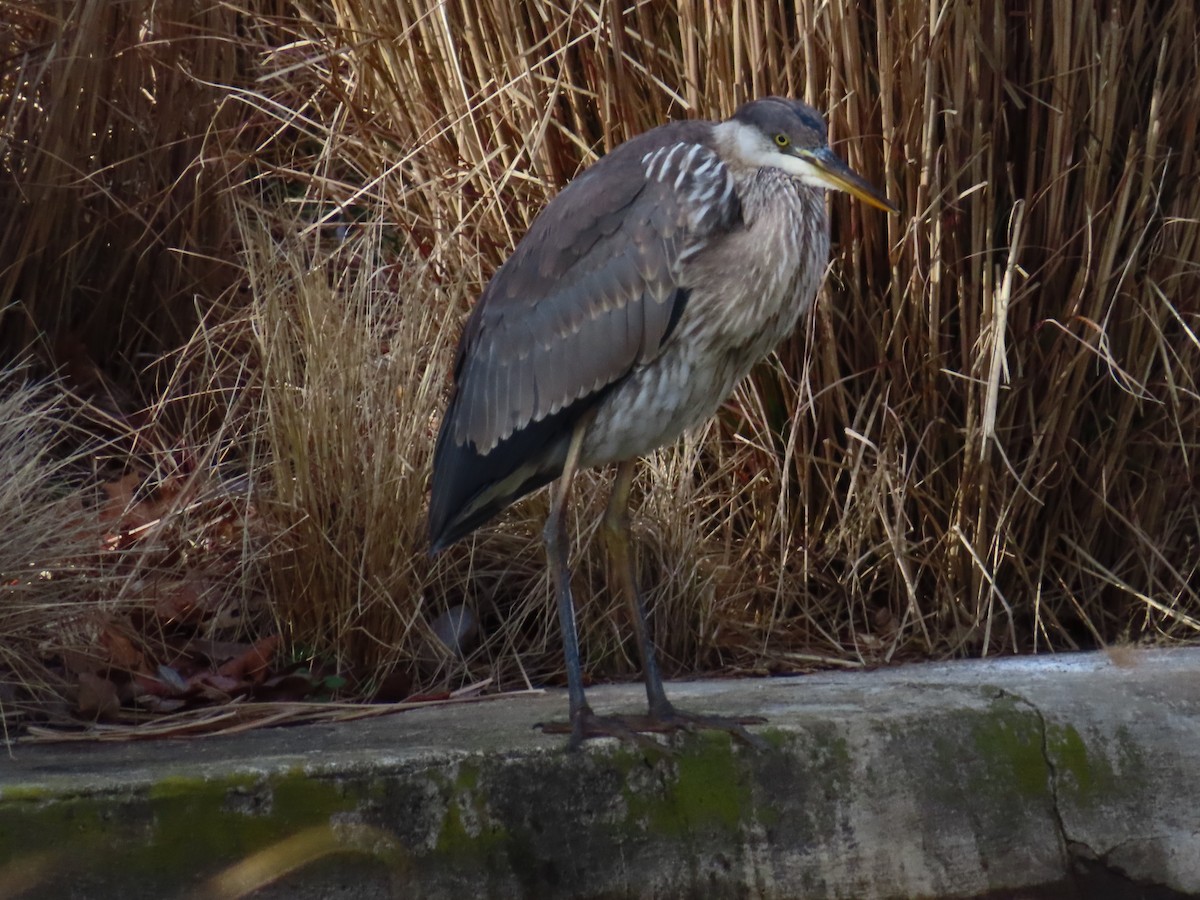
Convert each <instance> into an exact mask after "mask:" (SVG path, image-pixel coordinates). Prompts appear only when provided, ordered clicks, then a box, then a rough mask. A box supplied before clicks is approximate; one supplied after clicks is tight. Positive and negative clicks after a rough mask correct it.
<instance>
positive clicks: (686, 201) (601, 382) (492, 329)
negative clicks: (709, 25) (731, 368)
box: [430, 122, 741, 546]
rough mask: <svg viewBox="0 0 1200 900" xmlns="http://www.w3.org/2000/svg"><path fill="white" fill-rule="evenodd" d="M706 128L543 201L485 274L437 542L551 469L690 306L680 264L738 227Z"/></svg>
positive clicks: (683, 132)
mask: <svg viewBox="0 0 1200 900" xmlns="http://www.w3.org/2000/svg"><path fill="white" fill-rule="evenodd" d="M710 128H711V126H710V124H709V123H701V122H685V123H676V124H674V125H666V126H663V127H661V128H657V129H654V130H653V131H650V132H647V133H646V134H644V135H642V136H640V137H638V138H634V139H633V140H631V141H628V142H626V143H625V144H622V145H621V146H620V147H618V148H617V149H616V150H614V151H613V152H612V153H610V154H609V155H608V156H606V157H604V158H603V159H601V160H600V161H599V162H597V163H596V164H595V165H593V166H592V167H591V168H589V169H588V170H587V171H585V172H584V173H583V174H582V175H580V176H579V177H578V178H576V179H575V180H574V181H573V182H571V184H570V185H568V186H567V187H566V188H565V189H564V190H563V191H562V192H561V193H560V194H559V195H558V196H557V197H556V198H555V199H554V200H553V201H551V202H550V204H548V205H547V207H546V208H545V209H544V210H543V211H542V213H541V215H539V216H538V218H537V219H536V220H535V222H534V223H533V226H532V227H531V228H530V230H529V233H528V234H527V235H526V236H525V238H524V239H523V240H522V241H521V243H520V244H519V245H518V246H517V249H516V250H515V251H514V252H513V254H512V256H511V257H510V258H509V259H508V261H507V262H506V263H505V264H504V265H503V266H501V268H500V269H499V270H498V271H497V272H496V274H495V276H494V277H493V278H492V280H491V281H490V282H489V284H488V286H487V288H486V289H485V290H484V293H483V296H482V297H480V300H479V303H478V304H477V305H476V307H475V309H474V311H473V312H472V314H471V316H470V318H469V319H468V321H467V325H466V327H465V328H464V331H463V337H462V340H461V342H460V345H459V353H458V357H457V359H456V363H455V390H454V394H453V397H452V400H451V403H450V407H449V409H448V411H447V414H446V418H445V419H444V420H443V422H442V428H441V431H440V433H439V436H438V449H437V452H436V453H435V465H434V479H433V499H432V501H431V507H430V527H431V535H432V537H433V540H434V544H435V546H440V545H444V544H445V543H446V542H448V541H450V540H454V539H456V538H457V537H460V536H461V535H462V534H465V533H466V532H467V531H469V530H471V529H473V528H475V527H477V526H478V525H479V524H482V521H484V520H485V519H486V518H487V517H489V516H490V515H492V514H494V513H495V512H497V511H498V510H499V509H502V508H503V507H504V506H505V505H507V503H509V502H511V501H512V500H513V499H515V498H516V497H517V496H520V495H521V494H522V493H525V492H527V491H529V490H532V489H534V488H535V487H537V486H540V485H541V484H545V483H546V481H548V480H550V479H551V478H553V477H555V476H556V475H557V472H558V471H559V470H561V466H562V457H563V454H564V453H565V443H564V440H563V435H564V434H565V435H568V436H569V433H570V431H571V429H573V427H574V422H575V421H577V420H578V418H579V417H580V416H583V415H586V414H587V412H588V410H589V408H590V407H591V405H592V404H594V403H595V402H598V400H599V398H600V397H601V396H603V395H604V394H605V393H606V392H607V391H609V390H611V389H612V387H613V386H614V385H615V384H617V383H618V382H619V381H620V380H621V379H623V378H625V377H626V376H627V375H628V374H629V372H630V371H631V370H632V369H633V368H634V367H635V366H637V365H639V364H644V363H648V362H650V361H651V360H653V358H654V357H655V355H656V354H657V353H659V352H660V348H661V347H662V345H663V342H664V341H665V340H666V339H667V338H668V336H669V335H670V334H671V333H672V331H673V329H674V328H675V326H676V324H677V323H678V321H679V317H680V315H681V313H682V311H683V308H684V305H685V304H686V302H687V295H688V290H689V288H690V285H688V284H686V271H687V265H688V258H689V257H690V255H691V254H694V253H695V252H698V248H702V247H703V246H706V245H707V244H708V243H709V242H711V241H713V240H716V239H719V238H720V237H721V236H722V235H724V234H726V233H728V232H729V231H731V230H733V229H735V228H737V227H740V224H741V209H740V205H739V203H738V199H737V195H736V193H735V192H733V191H732V190H726V188H727V186H728V185H729V184H731V183H732V177H731V174H730V173H729V171H728V170H727V168H726V166H725V165H724V164H723V163H722V162H721V161H720V159H719V158H718V157H717V155H716V154H715V153H714V151H713V150H712V149H711V147H710V146H709V145H708V144H707V143H706V142H707V139H708V136H709V134H710ZM551 420H552V421H551ZM535 437H536V440H534V438H535ZM530 453H534V455H535V458H532V459H531V458H530V457H529V454H530ZM538 453H540V454H541V456H540V457H537V454H538ZM510 457H511V458H510ZM439 461H440V462H439Z"/></svg>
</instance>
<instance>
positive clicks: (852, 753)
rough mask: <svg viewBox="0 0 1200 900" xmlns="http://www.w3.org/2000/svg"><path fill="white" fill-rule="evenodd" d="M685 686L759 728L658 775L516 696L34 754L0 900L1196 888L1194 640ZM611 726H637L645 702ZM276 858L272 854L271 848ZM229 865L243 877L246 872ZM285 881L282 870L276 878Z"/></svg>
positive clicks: (9, 814) (549, 700)
mask: <svg viewBox="0 0 1200 900" xmlns="http://www.w3.org/2000/svg"><path fill="white" fill-rule="evenodd" d="M1123 662H1126V663H1127V664H1125V665H1122V666H1117V665H1115V664H1114V663H1113V662H1112V661H1111V660H1110V659H1109V657H1108V656H1106V655H1103V654H1080V655H1071V656H1056V657H1039V658H1028V659H1008V660H1004V661H990V662H973V663H972V662H966V663H955V664H948V665H924V666H906V667H900V668H895V669H889V670H882V671H876V672H869V673H854V674H822V675H813V676H807V677H803V678H788V679H771V680H761V681H759V680H755V681H728V682H704V683H693V684H676V685H673V686H672V687H671V694H672V697H673V698H674V699H675V700H676V701H678V703H679V705H680V706H682V707H684V708H687V709H692V710H695V711H703V712H713V713H736V712H741V713H761V714H763V715H765V716H767V717H768V718H769V719H770V725H769V726H765V727H764V728H762V729H760V733H762V734H763V735H764V736H765V737H766V738H767V739H768V741H769V742H770V744H771V749H770V750H769V751H764V752H760V751H754V750H750V749H747V748H743V747H741V746H734V745H731V743H730V742H729V740H728V739H727V738H726V737H724V736H721V735H695V736H683V737H680V738H677V739H673V740H672V747H673V748H674V750H675V753H674V755H673V756H669V757H664V758H662V759H656V760H648V759H646V758H644V757H643V756H642V755H641V754H640V753H639V752H637V751H635V750H633V749H631V748H629V747H626V746H621V745H617V744H616V743H614V742H607V741H606V742H597V743H594V744H593V745H591V746H589V747H588V748H587V749H586V750H585V751H584V752H581V753H575V754H567V753H565V752H564V751H563V749H562V748H563V741H562V739H561V738H558V737H548V736H544V735H541V734H540V733H539V732H537V731H534V730H533V728H532V726H533V724H534V723H535V722H538V721H543V720H547V719H555V718H561V717H562V715H563V714H564V712H565V698H564V697H563V696H562V695H561V694H559V693H557V692H556V693H551V694H548V695H546V696H543V697H517V698H512V699H504V700H497V701H493V702H488V703H480V704H475V705H470V706H459V707H453V708H443V709H430V710H418V711H415V712H408V713H404V714H400V715H396V716H389V717H385V718H381V719H374V720H369V721H363V722H357V723H352V724H346V725H339V726H308V727H304V728H293V729H280V730H274V731H257V732H252V733H249V734H246V735H244V736H241V737H237V738H217V739H208V740H191V741H170V742H165V741H164V742H156V743H142V744H125V745H111V744H109V745H87V746H78V745H63V746H42V747H22V746H18V747H15V748H14V750H13V754H14V755H13V758H10V759H9V760H7V761H0V897H10V896H29V897H54V898H66V897H81V898H83V897H86V898H101V897H122V898H142V897H145V898H162V897H175V896H226V897H229V896H242V895H243V894H244V892H245V891H246V890H248V888H249V887H250V886H253V885H254V884H257V883H259V882H261V881H263V880H265V879H266V878H268V877H270V875H271V874H274V873H281V872H286V871H289V870H290V874H286V875H284V876H283V877H282V878H281V879H280V880H277V881H275V883H274V884H273V885H271V886H270V887H267V888H265V889H263V890H262V891H260V892H258V893H255V894H254V896H255V897H280V898H283V897H289V898H304V897H321V898H327V897H339V896H346V897H354V898H355V900H366V898H373V897H393V896H395V897H405V898H410V897H412V898H416V897H446V898H451V897H454V898H457V897H471V896H480V895H484V896H492V897H531V898H532V897H538V898H540V897H556V896H587V897H747V896H753V897H760V896H761V897H806V898H819V897H847V898H849V897H854V898H876V897H880V898H882V897H976V896H995V897H1003V896H1013V897H1017V896H1020V897H1037V896H1044V897H1072V896H1075V897H1093V896H1106V897H1126V896H1127V897H1147V898H1150V897H1179V896H1200V779H1198V778H1197V773H1198V772H1200V717H1198V715H1197V714H1198V713H1200V651H1196V650H1169V651H1142V652H1136V653H1132V654H1128V659H1127V660H1124V659H1123ZM591 699H592V702H593V705H594V706H595V707H597V708H598V709H629V710H639V709H640V708H641V706H642V696H641V692H640V688H639V687H638V686H636V685H628V686H618V687H610V688H603V689H596V690H594V691H593V692H592V693H591ZM256 854H257V855H256ZM231 866H232V867H234V868H229V867H231ZM264 873H266V874H264Z"/></svg>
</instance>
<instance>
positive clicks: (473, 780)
mask: <svg viewBox="0 0 1200 900" xmlns="http://www.w3.org/2000/svg"><path fill="white" fill-rule="evenodd" d="M437 780H439V781H441V783H442V786H443V790H444V794H445V809H446V812H445V815H444V816H443V817H442V824H441V829H440V830H439V831H438V836H437V842H436V844H435V850H436V851H437V852H438V853H445V854H451V855H454V856H459V857H462V856H478V857H481V858H484V857H487V856H489V855H491V854H492V853H493V852H494V851H495V850H497V849H498V848H501V847H503V846H504V845H505V844H506V843H507V842H508V840H509V835H508V832H507V830H506V829H504V828H502V827H500V826H499V825H498V824H497V823H496V821H495V818H494V816H493V815H492V813H491V811H490V810H489V808H488V801H487V796H486V792H485V791H483V790H481V788H480V780H481V772H480V769H479V765H478V764H477V763H476V762H474V761H471V760H464V761H463V762H461V763H459V765H458V766H457V768H456V771H455V775H454V778H453V780H452V781H447V780H446V779H437ZM468 820H469V821H468Z"/></svg>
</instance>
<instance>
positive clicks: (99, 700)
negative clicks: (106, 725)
mask: <svg viewBox="0 0 1200 900" xmlns="http://www.w3.org/2000/svg"><path fill="white" fill-rule="evenodd" d="M120 709H121V698H120V696H119V694H118V693H117V686H116V685H115V684H113V683H112V682H111V681H109V680H108V679H107V678H101V677H100V676H99V675H93V674H92V673H90V672H80V673H79V696H78V698H77V699H76V701H75V711H76V712H77V713H79V715H80V716H82V717H84V718H88V719H111V718H113V717H115V716H116V714H117V712H118V711H120Z"/></svg>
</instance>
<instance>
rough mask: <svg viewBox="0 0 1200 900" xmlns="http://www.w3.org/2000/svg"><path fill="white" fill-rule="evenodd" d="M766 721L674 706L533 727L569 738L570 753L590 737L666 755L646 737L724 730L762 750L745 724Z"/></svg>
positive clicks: (585, 715) (589, 715)
mask: <svg viewBox="0 0 1200 900" xmlns="http://www.w3.org/2000/svg"><path fill="white" fill-rule="evenodd" d="M766 721H767V720H766V719H764V718H763V717H762V716H705V715H697V714H696V713H690V712H685V711H683V710H679V709H675V708H674V707H670V708H668V709H667V710H665V711H663V712H661V713H649V714H644V715H611V716H599V715H596V714H595V713H594V712H592V711H591V710H590V709H585V710H583V711H582V712H581V713H579V714H577V715H576V717H575V720H574V722H539V723H538V724H537V726H536V727H537V728H540V729H541V730H542V731H543V732H545V733H546V734H569V735H571V741H570V743H569V744H568V747H569V748H570V749H572V750H573V749H575V748H576V747H578V746H579V745H580V744H582V743H583V742H584V741H586V740H589V739H590V738H597V737H613V738H619V739H620V740H623V741H626V742H628V743H632V744H636V745H637V746H639V747H641V748H643V749H645V750H652V751H654V752H656V753H664V752H669V751H668V750H667V748H666V747H665V746H664V745H663V744H660V743H658V742H657V741H655V740H653V739H651V738H649V737H647V736H646V735H648V734H672V733H674V732H677V731H724V732H725V733H726V734H728V735H729V736H730V737H732V738H734V739H735V740H737V741H740V742H741V743H743V744H745V745H746V746H748V747H753V748H754V749H756V750H766V749H767V748H768V747H769V746H770V745H769V744H767V742H766V741H765V740H763V739H762V738H761V737H759V736H758V735H756V734H751V733H750V732H749V731H747V730H746V726H747V725H763V724H765V723H766Z"/></svg>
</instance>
